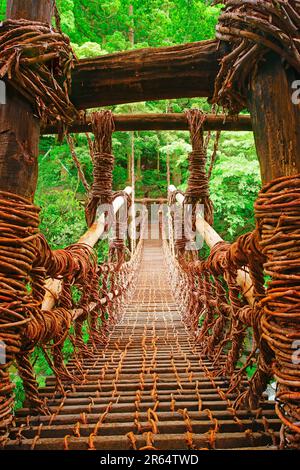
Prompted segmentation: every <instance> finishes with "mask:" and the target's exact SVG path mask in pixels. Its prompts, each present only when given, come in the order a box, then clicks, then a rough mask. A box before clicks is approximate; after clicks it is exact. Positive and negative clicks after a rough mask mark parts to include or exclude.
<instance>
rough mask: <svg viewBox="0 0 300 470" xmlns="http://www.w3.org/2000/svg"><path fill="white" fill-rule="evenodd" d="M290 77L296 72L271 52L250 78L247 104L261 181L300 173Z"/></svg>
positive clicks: (298, 123)
mask: <svg viewBox="0 0 300 470" xmlns="http://www.w3.org/2000/svg"><path fill="white" fill-rule="evenodd" d="M298 79H299V77H298ZM294 80H297V76H296V73H295V72H294V71H293V70H291V69H289V70H286V68H285V67H284V65H283V64H282V61H281V59H280V58H279V57H278V56H276V55H274V54H273V53H272V54H269V55H268V56H267V58H266V60H265V61H264V62H262V63H261V64H260V65H259V67H258V70H257V72H256V73H255V75H254V76H253V78H252V81H251V86H250V91H249V96H248V106H249V110H250V112H251V116H252V126H253V132H254V137H255V142H256V149H257V154H258V157H259V161H260V167H261V176H262V181H263V183H268V182H270V181H272V180H273V179H275V178H279V177H281V176H289V175H293V174H297V173H300V153H299V149H300V132H299V128H300V104H294V103H293V102H292V93H293V91H294V90H293V89H292V83H293V81H294Z"/></svg>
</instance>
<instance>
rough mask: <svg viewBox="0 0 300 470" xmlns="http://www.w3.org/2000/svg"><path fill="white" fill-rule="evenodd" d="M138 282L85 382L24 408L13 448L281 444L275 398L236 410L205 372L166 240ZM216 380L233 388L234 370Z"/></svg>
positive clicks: (156, 246) (87, 364)
mask: <svg viewBox="0 0 300 470" xmlns="http://www.w3.org/2000/svg"><path fill="white" fill-rule="evenodd" d="M138 279H139V281H138V286H137V289H136V292H135V295H134V296H133V298H132V300H131V301H129V303H128V304H127V305H126V307H125V312H124V316H123V319H122V320H121V321H120V322H119V324H117V325H116V326H115V327H114V329H113V330H112V331H111V332H110V338H109V342H108V344H107V346H106V348H105V350H99V352H98V353H97V354H96V355H95V357H94V358H93V359H86V360H85V361H84V365H83V367H84V369H85V372H86V380H85V382H84V383H82V384H80V385H77V384H76V385H72V386H71V387H70V391H69V392H68V393H67V396H66V397H64V398H63V397H62V395H60V394H59V393H58V392H57V391H56V392H55V379H54V377H50V378H48V380H47V384H46V387H44V388H43V389H42V390H41V394H42V396H44V397H47V399H48V405H49V408H50V410H51V412H52V413H53V414H52V415H51V416H28V415H29V410H28V409H22V410H20V411H19V412H18V413H17V421H16V422H17V427H16V429H14V430H12V432H11V436H10V440H9V441H8V442H7V445H6V449H22V450H23V449H30V448H35V449H53V450H54V449H57V450H59V449H82V450H85V449H89V448H90V449H92V448H96V449H105V450H113V449H116V450H123V449H130V448H136V449H141V448H145V447H146V448H149V449H150V448H156V449H160V450H163V449H165V450H172V449H188V448H190V449H211V448H216V449H248V448H254V449H266V448H270V449H271V448H273V449H274V446H273V445H274V439H275V438H276V439H277V436H278V432H279V429H280V425H281V424H280V421H279V419H278V418H277V417H276V415H275V412H274V403H272V402H268V401H265V402H263V403H262V405H261V409H262V410H263V411H262V412H261V413H254V412H248V411H243V410H240V411H237V412H236V414H235V415H234V414H233V411H232V410H230V405H229V404H228V402H226V401H224V399H222V398H221V396H220V394H219V393H218V390H217V389H216V388H214V387H213V385H212V382H211V380H210V379H209V377H208V376H207V375H206V373H205V368H206V367H207V368H208V369H212V365H211V364H210V362H209V361H207V360H204V361H201V359H200V355H199V346H198V345H197V344H195V342H194V340H193V338H192V337H190V336H189V333H188V331H187V330H186V329H185V326H184V324H183V323H182V320H181V317H180V314H179V311H178V308H177V306H176V303H175V300H174V297H173V295H172V291H171V288H170V284H169V281H168V272H167V267H166V265H165V263H164V257H163V250H162V246H161V243H160V242H159V241H145V246H144V249H143V256H142V262H141V266H140V272H139V278H138ZM221 360H222V358H221ZM223 360H224V358H223ZM72 367H74V363H73V362H72V361H71V362H70V364H69V368H72ZM215 383H216V385H217V386H218V387H219V388H220V390H226V383H227V380H226V378H225V377H223V378H217V379H216V381H215ZM234 398H235V396H234V395H230V396H229V399H230V400H231V399H234ZM266 420H267V421H266ZM266 423H268V424H266ZM268 426H269V428H270V429H271V431H270V430H269V431H268ZM272 430H273V431H274V434H273V432H272ZM272 436H273V437H272Z"/></svg>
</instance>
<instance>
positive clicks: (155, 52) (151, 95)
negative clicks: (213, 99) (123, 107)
mask: <svg viewBox="0 0 300 470" xmlns="http://www.w3.org/2000/svg"><path fill="white" fill-rule="evenodd" d="M218 44H219V43H218V41H216V40H213V41H201V42H195V43H190V44H183V45H178V46H172V47H161V48H155V49H154V48H147V49H138V50H134V51H126V52H121V53H117V54H109V55H104V56H101V57H97V58H93V59H84V60H80V61H79V63H78V64H77V65H76V67H75V69H74V71H73V74H72V94H71V101H72V102H73V103H74V104H75V106H76V107H77V108H78V109H88V108H95V107H100V106H109V105H116V104H121V103H133V102H138V101H149V100H161V99H167V98H170V99H171V98H192V97H200V96H202V97H208V96H212V94H213V87H214V81H215V78H216V75H217V71H218V69H219V60H220V59H221V57H222V49H221V48H219V47H218Z"/></svg>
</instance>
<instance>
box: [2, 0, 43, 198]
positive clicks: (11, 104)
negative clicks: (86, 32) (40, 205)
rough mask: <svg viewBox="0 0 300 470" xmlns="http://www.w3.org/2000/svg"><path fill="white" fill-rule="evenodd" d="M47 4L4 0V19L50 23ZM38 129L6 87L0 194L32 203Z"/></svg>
mask: <svg viewBox="0 0 300 470" xmlns="http://www.w3.org/2000/svg"><path fill="white" fill-rule="evenodd" d="M51 13H52V2H51V1H50V0H27V1H26V2H25V1H24V0H8V4H7V18H11V19H20V18H24V19H27V20H40V21H45V22H48V23H50V21H51ZM39 134H40V125H39V121H38V119H37V118H36V117H34V115H33V109H32V106H31V105H30V104H29V103H28V102H26V101H25V99H24V98H23V97H22V96H20V95H19V94H18V93H17V92H16V91H15V90H14V89H13V88H12V87H11V86H10V85H9V84H7V86H6V104H5V105H0V190H2V191H7V192H12V193H15V194H18V195H20V196H25V197H27V198H28V199H31V200H33V196H34V192H35V189H36V184H37V176H38V160H37V158H38V144H39Z"/></svg>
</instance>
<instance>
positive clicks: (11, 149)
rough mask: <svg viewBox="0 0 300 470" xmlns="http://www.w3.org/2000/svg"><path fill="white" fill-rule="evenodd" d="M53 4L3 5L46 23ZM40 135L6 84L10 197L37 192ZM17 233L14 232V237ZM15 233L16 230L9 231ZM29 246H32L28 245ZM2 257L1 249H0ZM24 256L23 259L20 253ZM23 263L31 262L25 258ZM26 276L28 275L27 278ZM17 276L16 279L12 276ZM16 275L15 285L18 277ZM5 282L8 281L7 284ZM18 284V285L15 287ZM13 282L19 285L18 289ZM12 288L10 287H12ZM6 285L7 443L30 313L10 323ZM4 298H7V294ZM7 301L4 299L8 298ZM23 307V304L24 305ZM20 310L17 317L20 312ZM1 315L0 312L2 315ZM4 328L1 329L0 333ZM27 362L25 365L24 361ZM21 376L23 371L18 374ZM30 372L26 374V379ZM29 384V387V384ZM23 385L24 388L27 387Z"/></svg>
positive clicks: (0, 152) (0, 372)
mask: <svg viewBox="0 0 300 470" xmlns="http://www.w3.org/2000/svg"><path fill="white" fill-rule="evenodd" d="M52 7H53V2H52V1H50V0H26V1H25V0H8V3H7V17H8V18H10V19H21V18H24V19H27V20H34V21H36V20H40V21H43V22H48V23H50V21H51V13H52ZM39 135H40V125H39V120H38V119H37V118H36V117H35V116H34V110H33V108H32V106H31V104H29V103H28V102H27V101H26V100H25V98H24V97H22V96H20V95H19V94H18V93H17V92H16V91H15V90H14V89H13V87H12V86H10V84H9V83H8V84H7V85H6V104H2V105H0V191H3V192H8V193H14V194H17V195H19V196H23V197H25V198H27V199H30V200H31V201H33V198H34V193H35V189H36V183H37V176H38V144H39ZM0 222H1V225H2V226H4V227H5V225H6V223H7V221H6V219H5V216H3V215H0ZM19 233H20V231H18V230H16V235H17V236H20V235H18V234H19ZM12 234H13V235H14V230H13V229H12ZM11 239H12V240H13V241H12V246H11V247H15V245H14V244H13V243H14V242H15V243H16V247H15V250H16V252H17V253H18V255H20V245H21V242H22V241H21V240H20V242H19V241H17V240H18V239H17V238H16V239H15V240H14V239H13V237H11ZM24 240H25V237H24V239H23V243H24V245H23V247H21V249H23V250H24V252H25V254H26V243H25V241H24ZM29 246H30V245H29ZM3 247H4V248H5V243H4V244H3V242H1V246H0V248H1V250H2V248H3ZM2 253H3V250H2ZM24 257H25V255H24ZM25 259H29V258H26V257H25ZM26 265H27V267H26V269H25V268H24V275H22V278H23V284H24V289H23V291H22V290H20V289H21V287H17V288H16V289H18V290H17V292H18V291H20V298H23V294H26V292H27V291H26V282H27V279H26V276H25V272H26V270H27V273H29V271H30V269H31V266H30V261H28V262H27V263H26ZM27 273H26V274H27ZM0 274H1V276H3V274H4V278H5V276H6V275H7V273H6V272H5V269H4V270H3V268H1V273H0ZM13 276H14V274H12V273H11V272H9V274H8V276H7V277H8V278H9V277H12V278H13ZM15 277H17V275H15ZM22 278H21V277H20V275H19V279H18V280H19V284H20V282H21V281H20V279H22ZM7 282H8V281H7ZM16 284H17V283H16ZM19 284H17V286H18V285H19ZM13 285H14V284H11V286H13ZM3 286H5V283H3V282H2V287H1V301H0V302H1V306H2V307H4V308H2V309H1V320H2V323H3V324H2V328H3V326H4V328H5V336H2V335H0V340H2V338H3V337H4V338H5V351H6V353H7V362H5V363H4V364H2V363H1V364H0V378H1V383H0V409H1V413H0V442H1V441H2V440H5V437H6V435H7V433H8V430H9V427H10V425H11V423H12V420H13V407H14V397H13V385H12V383H11V381H10V377H9V368H10V365H11V361H12V360H13V359H14V357H15V358H17V361H18V359H20V358H23V359H24V355H25V359H26V353H25V352H23V351H22V353H21V354H20V348H21V346H22V344H21V333H22V329H23V328H24V325H25V322H26V321H27V320H28V316H29V313H28V312H27V311H26V309H24V310H23V312H22V313H23V316H22V318H23V321H21V322H19V323H18V322H15V323H13V324H12V323H10V322H9V321H8V322H7V319H6V318H5V316H6V313H5V308H7V300H6V295H3V291H4V292H5V287H3ZM10 291H11V293H12V295H11V298H12V299H13V298H14V288H11V287H10ZM7 295H8V294H7ZM9 298H10V297H9V296H8V299H9ZM25 304H26V303H24V305H25ZM10 308H11V309H14V308H15V306H14V303H11V304H10ZM20 311H21V309H20V307H19V314H20ZM3 312H4V313H3ZM2 332H3V329H2V330H1V334H2ZM28 364H29V361H28ZM26 373H27V377H29V380H30V384H31V386H32V387H33V388H35V387H36V384H35V383H34V382H35V378H34V376H33V374H32V371H31V370H28V369H26ZM20 374H21V377H22V370H21V372H20ZM28 374H29V375H28ZM27 385H28V383H27ZM25 387H26V384H25Z"/></svg>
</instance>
